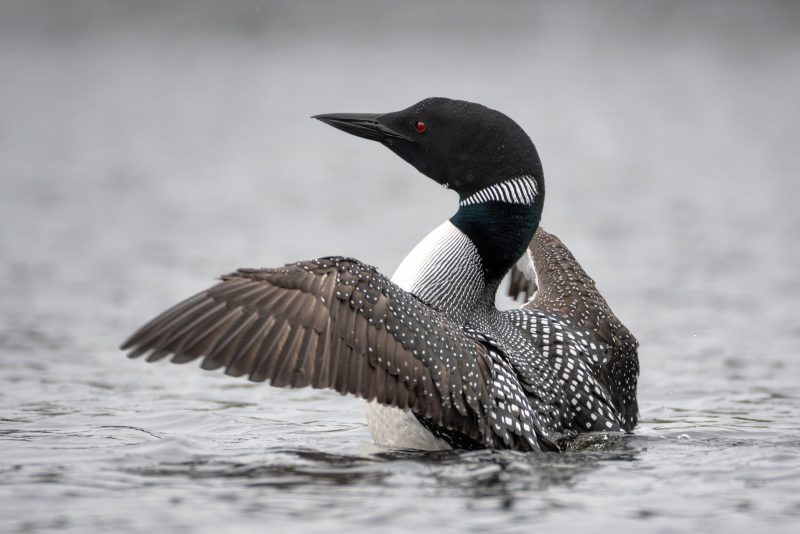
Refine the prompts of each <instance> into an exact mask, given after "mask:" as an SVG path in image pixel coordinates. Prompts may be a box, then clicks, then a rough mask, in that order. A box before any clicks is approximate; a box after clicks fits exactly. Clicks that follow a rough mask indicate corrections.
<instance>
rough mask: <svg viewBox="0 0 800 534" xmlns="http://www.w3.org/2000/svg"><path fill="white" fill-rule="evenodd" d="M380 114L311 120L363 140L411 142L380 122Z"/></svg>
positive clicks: (334, 114)
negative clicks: (401, 140)
mask: <svg viewBox="0 0 800 534" xmlns="http://www.w3.org/2000/svg"><path fill="white" fill-rule="evenodd" d="M380 117H381V115H380V114H373V113H328V114H325V115H314V116H313V117H311V118H312V119H319V120H321V121H322V122H324V123H325V124H330V125H331V126H333V127H334V128H338V129H339V130H342V131H343V132H347V133H349V134H353V135H355V136H358V137H363V138H364V139H371V140H373V141H380V142H384V141H386V140H388V139H403V140H404V141H413V139H411V138H410V137H408V136H406V135H403V134H401V133H400V132H396V131H394V130H392V129H391V128H389V127H388V126H386V125H385V124H383V123H382V122H380V121H379V120H378V119H380Z"/></svg>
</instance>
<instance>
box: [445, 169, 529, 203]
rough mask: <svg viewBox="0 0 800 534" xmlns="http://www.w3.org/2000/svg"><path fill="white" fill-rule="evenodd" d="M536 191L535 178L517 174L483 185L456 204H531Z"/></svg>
mask: <svg viewBox="0 0 800 534" xmlns="http://www.w3.org/2000/svg"><path fill="white" fill-rule="evenodd" d="M538 193H539V191H538V189H537V187H536V179H535V178H534V177H533V176H527V175H526V176H517V177H516V178H512V179H510V180H505V181H503V182H498V183H496V184H493V185H490V186H489V187H484V188H483V189H481V190H480V191H476V192H474V193H472V194H471V195H470V196H468V197H467V198H465V199H463V200H462V201H461V202H459V203H458V205H459V206H470V205H472V204H481V203H483V202H492V201H494V202H507V203H509V204H533V201H534V199H536V195H537V194H538Z"/></svg>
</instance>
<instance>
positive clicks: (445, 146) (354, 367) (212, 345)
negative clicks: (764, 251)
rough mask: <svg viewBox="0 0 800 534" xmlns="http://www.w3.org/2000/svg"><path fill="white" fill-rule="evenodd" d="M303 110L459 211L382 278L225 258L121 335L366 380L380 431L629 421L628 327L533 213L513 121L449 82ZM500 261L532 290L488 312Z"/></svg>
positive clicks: (386, 436)
mask: <svg viewBox="0 0 800 534" xmlns="http://www.w3.org/2000/svg"><path fill="white" fill-rule="evenodd" d="M314 118H316V119H318V120H320V121H322V122H324V123H326V124H329V125H331V126H333V127H335V128H337V129H339V130H343V131H345V132H347V133H350V134H352V135H355V136H358V137H362V138H366V139H369V140H374V141H378V142H380V143H381V144H383V145H384V146H386V147H388V148H389V149H390V150H392V151H393V152H394V153H395V154H397V155H398V156H400V157H401V158H403V159H404V160H405V161H407V162H408V163H410V164H411V165H413V166H414V167H415V168H416V169H417V170H419V171H420V172H421V173H423V174H424V175H426V176H428V177H429V178H431V179H433V180H434V181H436V182H438V183H439V184H441V185H444V186H445V187H446V188H448V189H452V190H454V191H455V192H456V193H458V196H459V203H458V210H457V211H456V213H455V214H454V215H453V216H452V217H450V218H449V219H448V220H446V221H445V222H444V223H443V224H441V225H440V226H439V227H438V228H436V229H435V230H434V231H433V232H431V233H430V234H429V235H428V236H427V237H426V238H424V239H423V240H422V241H421V242H420V243H419V244H418V245H417V246H416V247H415V248H414V249H413V250H412V251H411V252H410V253H409V254H408V256H407V257H406V258H405V259H404V260H403V261H402V262H401V264H400V266H399V267H398V269H397V271H396V272H395V274H394V276H393V277H392V278H391V279H389V278H388V277H386V276H385V275H383V274H381V273H380V272H378V271H377V270H376V269H375V268H374V267H371V266H369V265H366V264H364V263H362V262H360V261H358V260H356V259H352V258H347V257H325V258H319V259H316V260H310V261H300V262H297V263H294V264H287V265H285V266H283V267H279V268H271V269H239V270H237V271H235V272H233V273H230V274H227V275H224V276H222V277H221V281H220V282H219V283H217V284H216V285H214V286H213V287H211V288H209V289H207V290H205V291H202V292H200V293H198V294H196V295H195V296H193V297H190V298H188V299H186V300H185V301H183V302H181V303H179V304H177V305H175V306H174V307H172V308H170V309H168V310H167V311H165V312H163V313H161V314H160V315H158V316H157V317H155V318H154V319H153V320H151V321H150V322H148V323H146V324H145V325H144V326H143V327H141V328H140V329H139V330H137V331H136V332H135V333H134V334H133V335H132V336H130V338H129V339H128V340H127V341H125V342H124V343H123V345H122V347H121V348H122V349H123V350H129V351H130V352H129V354H128V355H129V357H132V358H135V357H139V356H143V355H146V356H147V361H156V360H161V359H163V358H166V357H168V356H171V361H172V362H174V363H185V362H189V361H193V360H196V359H198V358H201V359H202V363H201V367H202V368H203V369H208V370H213V369H219V368H224V370H225V373H226V374H229V375H232V376H242V375H247V376H248V377H249V379H250V380H253V381H264V380H269V382H270V384H271V385H272V386H276V387H291V388H300V387H312V388H327V389H333V390H336V391H338V392H339V393H341V394H351V395H355V396H358V397H361V398H362V399H365V400H366V401H368V403H367V408H366V412H367V419H368V423H369V428H370V431H371V433H372V436H373V439H374V440H375V442H376V443H377V444H379V445H387V446H392V447H402V448H414V449H424V450H438V449H448V448H464V449H476V448H494V449H515V450H523V451H535V450H560V446H559V443H560V441H561V440H562V439H564V438H570V437H572V436H575V435H577V434H579V433H582V432H596V431H602V432H623V431H632V429H633V428H634V427H635V426H636V423H637V418H638V406H637V401H636V385H637V379H638V374H639V364H638V357H637V347H638V344H637V342H636V339H635V338H634V337H633V335H632V334H631V333H630V331H628V329H627V328H625V326H624V325H622V323H621V322H620V321H619V320H618V319H617V317H616V316H615V315H614V314H613V312H612V311H611V309H610V308H609V306H608V304H607V303H606V301H605V300H604V299H603V297H602V296H601V295H600V293H599V292H598V291H597V288H596V285H595V283H594V281H593V280H592V279H591V278H590V277H589V276H588V275H587V274H586V273H585V271H584V270H583V269H582V268H581V267H580V265H579V264H578V262H577V261H576V260H575V258H574V256H573V255H572V254H571V253H570V252H569V250H568V249H567V248H566V247H565V246H564V245H563V243H561V241H560V240H559V239H558V238H557V237H555V236H554V235H552V234H548V233H547V232H545V231H544V230H543V229H540V228H539V222H540V219H541V215H542V208H543V205H544V194H545V190H544V176H543V172H542V166H541V162H540V160H539V156H538V153H537V151H536V148H535V147H534V145H533V143H532V141H531V140H530V138H529V137H528V135H527V134H526V133H525V132H524V131H523V130H522V128H521V127H520V126H519V125H517V123H515V122H514V121H513V120H512V119H510V118H509V117H507V116H506V115H504V114H502V113H500V112H498V111H495V110H493V109H490V108H487V107H485V106H482V105H480V104H475V103H471V102H466V101H460V100H451V99H447V98H428V99H425V100H422V101H421V102H419V103H417V104H415V105H413V106H411V107H409V108H407V109H404V110H401V111H397V112H392V113H385V114H360V113H359V114H356V113H342V114H326V115H317V116H315V117H314ZM509 271H512V287H511V288H510V290H511V292H512V294H514V295H519V294H520V293H524V294H525V295H526V296H528V297H530V298H529V299H528V301H527V302H526V303H525V304H524V305H523V306H522V307H521V308H519V309H513V310H506V311H500V310H498V309H497V308H496V306H495V296H496V293H497V291H498V288H499V286H500V283H501V281H502V280H503V278H504V277H505V275H506V274H507V273H508V272H509Z"/></svg>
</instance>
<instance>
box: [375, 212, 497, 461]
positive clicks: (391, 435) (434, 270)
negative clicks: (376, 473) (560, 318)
mask: <svg viewBox="0 0 800 534" xmlns="http://www.w3.org/2000/svg"><path fill="white" fill-rule="evenodd" d="M392 281H393V282H394V283H395V284H397V285H398V286H400V287H401V288H403V289H405V290H406V291H410V292H412V293H414V294H415V295H417V296H418V297H419V298H421V299H422V300H424V301H425V302H427V303H428V304H431V305H433V306H436V307H438V308H441V309H444V310H447V313H448V315H449V316H450V318H451V319H453V320H454V321H456V322H459V323H463V322H465V321H466V319H467V318H468V316H469V312H470V311H471V310H472V309H473V308H474V305H475V301H476V300H477V298H478V296H479V295H480V294H481V293H482V291H483V275H482V267H481V262H480V256H479V255H478V250H477V249H476V248H475V245H474V244H473V243H472V241H470V239H469V238H468V237H467V236H466V235H465V234H464V233H463V232H462V231H461V230H459V229H458V228H456V227H455V226H454V225H453V224H452V223H451V222H450V221H445V222H444V223H442V224H441V225H439V226H438V227H437V228H436V229H435V230H433V231H432V232H431V233H430V234H428V235H427V236H426V237H425V239H423V240H422V241H420V242H419V243H418V244H417V246H415V247H414V249H413V250H412V251H411V252H409V254H408V255H407V256H406V257H405V259H404V260H403V261H402V262H401V263H400V266H399V267H398V268H397V271H395V273H394V275H393V276H392ZM365 411H366V415H367V423H368V424H369V430H370V433H371V434H372V439H373V440H375V443H376V444H378V445H383V446H387V447H398V448H405V449H420V450H434V451H435V450H444V449H449V448H450V446H449V445H448V444H447V443H446V442H444V441H442V440H440V439H438V438H435V437H434V436H433V434H431V433H430V432H428V431H427V430H426V429H425V428H424V427H423V426H422V425H421V424H420V423H419V421H417V418H416V417H415V416H414V414H412V413H411V412H409V411H404V410H400V409H398V408H392V407H388V406H383V405H380V404H378V403H375V402H370V403H366V406H365Z"/></svg>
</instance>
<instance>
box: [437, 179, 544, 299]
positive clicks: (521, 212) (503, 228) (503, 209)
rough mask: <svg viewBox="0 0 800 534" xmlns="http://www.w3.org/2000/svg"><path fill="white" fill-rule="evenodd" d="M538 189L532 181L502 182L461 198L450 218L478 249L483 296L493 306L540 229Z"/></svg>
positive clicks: (541, 198) (541, 199) (541, 203)
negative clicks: (504, 284) (483, 289)
mask: <svg viewBox="0 0 800 534" xmlns="http://www.w3.org/2000/svg"><path fill="white" fill-rule="evenodd" d="M539 183H541V182H539ZM540 189H541V188H539V187H537V182H536V181H534V180H533V178H531V177H520V178H516V179H514V180H509V181H507V182H501V183H498V184H495V185H493V186H490V187H487V188H485V189H482V190H480V191H478V192H476V193H474V194H472V195H470V196H469V197H467V198H463V199H462V200H461V202H460V206H459V209H458V211H457V212H456V214H455V215H453V216H452V217H451V218H450V222H451V223H453V225H454V226H456V227H457V228H458V229H460V230H461V231H462V232H464V234H466V235H467V237H469V239H470V240H471V241H472V242H473V243H474V244H475V247H476V248H477V249H478V254H479V255H480V257H481V263H482V266H483V277H484V282H485V288H486V290H485V294H484V296H485V297H486V299H490V300H491V301H492V302H494V295H495V293H496V292H497V288H498V286H499V285H500V282H501V280H502V279H503V277H504V276H505V275H506V273H507V272H508V271H509V269H511V267H512V266H513V265H514V263H515V262H516V261H517V260H518V259H519V257H520V256H522V253H523V252H525V249H526V248H527V246H528V244H529V243H530V241H531V239H532V238H533V234H534V233H535V232H536V229H537V228H538V227H539V221H540V220H541V217H542V208H543V207H544V191H541V190H540Z"/></svg>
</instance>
